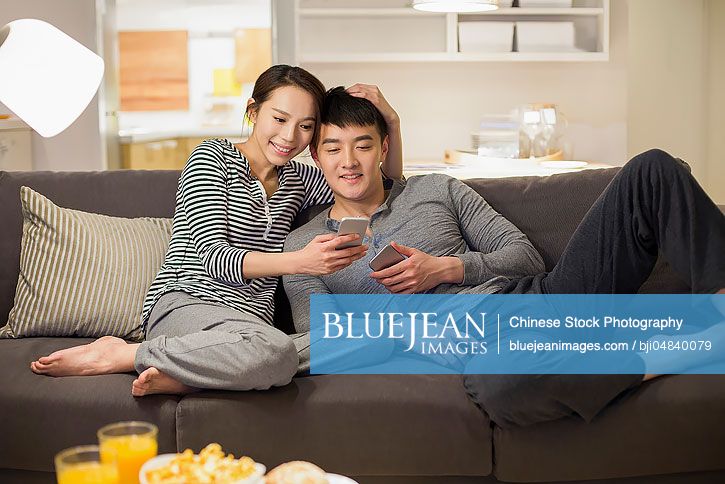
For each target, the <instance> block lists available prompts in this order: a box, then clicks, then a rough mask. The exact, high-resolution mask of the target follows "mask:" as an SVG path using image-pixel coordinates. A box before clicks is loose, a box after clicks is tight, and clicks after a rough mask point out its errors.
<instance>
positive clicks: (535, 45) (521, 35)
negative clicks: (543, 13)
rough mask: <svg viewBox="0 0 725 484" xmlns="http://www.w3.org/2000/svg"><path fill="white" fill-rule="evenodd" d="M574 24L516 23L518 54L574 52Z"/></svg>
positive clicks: (575, 49)
mask: <svg viewBox="0 0 725 484" xmlns="http://www.w3.org/2000/svg"><path fill="white" fill-rule="evenodd" d="M574 37H575V31H574V22H516V39H517V40H516V45H517V49H518V51H519V52H576V51H579V50H580V49H577V48H576V47H575V46H574Z"/></svg>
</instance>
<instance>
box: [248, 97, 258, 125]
mask: <svg viewBox="0 0 725 484" xmlns="http://www.w3.org/2000/svg"><path fill="white" fill-rule="evenodd" d="M246 112H247V117H248V118H249V121H250V122H251V123H252V124H254V123H255V122H256V121H257V102H256V101H255V100H254V98H253V97H250V98H249V99H248V100H247V111H246Z"/></svg>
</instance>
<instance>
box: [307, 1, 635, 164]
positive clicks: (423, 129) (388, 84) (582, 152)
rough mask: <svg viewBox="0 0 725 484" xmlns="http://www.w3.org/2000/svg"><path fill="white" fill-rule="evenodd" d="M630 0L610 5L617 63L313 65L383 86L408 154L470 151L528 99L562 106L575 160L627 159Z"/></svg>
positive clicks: (334, 79) (333, 75)
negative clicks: (495, 121) (498, 118)
mask: <svg viewBox="0 0 725 484" xmlns="http://www.w3.org/2000/svg"><path fill="white" fill-rule="evenodd" d="M627 19H628V14H627V1H626V0H613V1H612V2H611V29H610V31H611V43H610V62H577V63H569V62H522V63H517V62H483V63H458V62H447V63H443V62H441V63H377V64H372V63H360V64H357V65H355V64H340V65H329V64H310V65H307V66H306V67H308V68H309V69H310V70H311V71H312V72H314V73H315V74H317V75H318V76H319V77H320V79H321V80H322V82H324V83H325V85H326V86H335V85H341V84H342V85H350V84H352V83H355V82H367V83H373V84H378V85H380V86H381V88H382V90H383V93H384V94H385V96H386V97H387V98H388V99H389V100H390V101H391V103H392V104H393V105H394V106H395V108H396V109H397V110H398V112H399V113H400V115H401V119H402V121H403V124H402V126H403V137H404V140H405V155H406V158H407V159H416V158H418V159H436V158H438V159H440V158H441V157H442V156H443V152H444V150H445V149H446V148H461V149H465V148H468V149H470V146H471V140H470V134H471V132H472V131H475V130H476V129H477V127H478V125H479V122H480V118H481V116H482V115H483V114H487V113H507V112H509V111H510V110H511V109H513V108H516V107H517V106H518V105H519V104H522V103H525V102H553V103H557V104H558V105H559V107H560V108H561V110H562V111H563V112H564V113H565V115H566V116H567V117H568V119H569V122H570V123H571V129H570V133H569V135H570V137H571V138H572V139H573V141H574V152H575V157H576V158H579V159H589V160H597V161H608V162H612V163H618V164H621V163H624V162H625V161H626V159H627V158H626V156H627V140H626V137H627V128H626V119H627V37H628V28H627Z"/></svg>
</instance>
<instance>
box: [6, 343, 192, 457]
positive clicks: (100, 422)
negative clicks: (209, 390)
mask: <svg viewBox="0 0 725 484" xmlns="http://www.w3.org/2000/svg"><path fill="white" fill-rule="evenodd" d="M90 341H92V340H91V339H84V338H23V339H6V340H0V368H1V369H2V370H0V388H2V391H0V468H7V469H25V470H34V471H52V470H53V457H54V456H55V454H56V453H57V452H59V451H60V450H62V449H65V448H68V447H73V446H76V445H82V444H94V443H97V442H98V439H97V437H96V431H97V430H98V429H99V428H101V427H102V426H104V425H106V424H109V423H112V422H117V421H123V420H143V421H147V422H152V423H154V424H156V425H157V426H158V427H159V452H162V453H163V452H173V451H175V450H176V420H175V413H176V405H177V402H178V400H179V398H178V397H173V396H168V395H153V396H149V397H143V398H134V397H132V396H131V382H132V381H133V380H134V378H135V376H134V375H130V374H120V375H103V376H86V377H63V378H53V377H49V376H41V375H36V374H34V373H33V372H31V371H30V362H31V361H33V360H35V359H37V358H38V357H39V356H42V355H47V354H49V353H52V352H53V351H56V350H58V349H61V348H69V347H71V346H76V345H80V344H85V343H89V342H90Z"/></svg>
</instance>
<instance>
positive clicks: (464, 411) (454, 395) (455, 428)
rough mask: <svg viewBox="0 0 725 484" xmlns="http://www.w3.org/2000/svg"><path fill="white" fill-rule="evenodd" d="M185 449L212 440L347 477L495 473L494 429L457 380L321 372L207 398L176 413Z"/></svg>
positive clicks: (274, 461)
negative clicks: (260, 388)
mask: <svg viewBox="0 0 725 484" xmlns="http://www.w3.org/2000/svg"><path fill="white" fill-rule="evenodd" d="M177 421H178V427H177V432H178V441H179V450H183V449H185V448H191V449H193V450H194V451H196V452H198V451H199V450H200V449H201V448H202V447H204V446H205V445H206V444H208V443H210V442H218V443H220V444H221V445H222V446H223V448H224V450H225V451H226V452H232V453H234V455H242V454H244V455H249V456H250V457H252V458H254V459H255V460H258V461H259V462H262V463H263V464H265V465H266V466H267V468H271V467H274V466H276V465H278V464H280V463H282V462H286V461H290V460H297V459H303V460H309V461H311V462H314V463H315V464H317V465H319V466H320V467H322V468H323V469H325V470H327V471H329V472H338V473H342V474H347V475H357V476H374V475H416V476H425V475H459V476H465V475H471V476H483V475H488V474H490V472H491V464H492V463H491V441H492V440H491V437H492V436H491V426H490V421H489V420H488V419H487V418H486V416H485V415H484V414H483V413H481V412H480V411H479V410H477V409H476V407H475V406H474V404H473V403H471V401H470V400H469V399H468V398H467V397H466V394H465V393H464V391H463V386H462V382H461V377H460V376H459V375H315V376H309V377H302V378H295V379H294V380H293V381H292V383H291V384H289V385H287V386H285V387H280V388H274V389H271V390H269V391H264V392H243V393H232V392H213V393H212V392H204V393H198V394H193V395H188V396H186V397H184V398H183V399H182V400H181V402H180V403H179V409H178V412H177Z"/></svg>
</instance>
